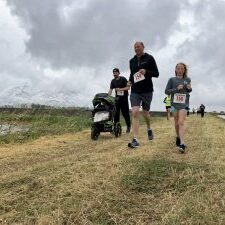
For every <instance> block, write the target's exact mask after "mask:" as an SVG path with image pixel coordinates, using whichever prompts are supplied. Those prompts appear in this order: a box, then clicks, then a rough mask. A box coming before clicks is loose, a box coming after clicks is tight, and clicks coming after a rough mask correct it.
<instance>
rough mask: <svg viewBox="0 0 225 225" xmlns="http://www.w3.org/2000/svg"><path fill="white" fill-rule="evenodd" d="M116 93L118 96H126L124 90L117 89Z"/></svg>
mask: <svg viewBox="0 0 225 225" xmlns="http://www.w3.org/2000/svg"><path fill="white" fill-rule="evenodd" d="M116 93H117V95H118V96H124V91H117V92H116Z"/></svg>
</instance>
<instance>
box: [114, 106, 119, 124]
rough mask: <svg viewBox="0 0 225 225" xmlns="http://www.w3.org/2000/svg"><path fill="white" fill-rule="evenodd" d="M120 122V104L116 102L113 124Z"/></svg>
mask: <svg viewBox="0 0 225 225" xmlns="http://www.w3.org/2000/svg"><path fill="white" fill-rule="evenodd" d="M119 121H120V103H119V102H116V113H115V116H114V124H116V123H118V122H119Z"/></svg>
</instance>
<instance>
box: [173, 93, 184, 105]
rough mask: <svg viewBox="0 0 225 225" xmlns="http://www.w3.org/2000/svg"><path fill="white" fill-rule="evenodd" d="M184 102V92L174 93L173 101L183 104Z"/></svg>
mask: <svg viewBox="0 0 225 225" xmlns="http://www.w3.org/2000/svg"><path fill="white" fill-rule="evenodd" d="M185 102H186V94H179V93H176V94H174V98H173V103H179V104H184V103H185Z"/></svg>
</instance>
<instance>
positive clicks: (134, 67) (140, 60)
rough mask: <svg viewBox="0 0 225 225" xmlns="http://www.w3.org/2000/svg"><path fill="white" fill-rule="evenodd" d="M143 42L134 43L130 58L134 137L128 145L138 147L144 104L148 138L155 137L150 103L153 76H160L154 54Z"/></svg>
mask: <svg viewBox="0 0 225 225" xmlns="http://www.w3.org/2000/svg"><path fill="white" fill-rule="evenodd" d="M144 48H145V47H144V44H143V42H136V43H135V44H134V51H135V53H136V54H135V56H134V57H133V58H132V59H131V60H130V78H129V84H130V85H131V95H130V102H131V107H132V128H133V139H132V141H131V142H130V143H128V147H131V148H137V147H139V143H138V130H139V110H140V107H141V106H142V109H143V117H144V119H145V122H146V125H147V135H148V139H149V140H152V139H153V132H152V130H151V128H150V114H149V110H150V105H151V101H152V95H153V83H152V77H158V76H159V72H158V68H157V65H156V62H155V59H154V58H153V56H151V55H149V54H148V53H145V52H144Z"/></svg>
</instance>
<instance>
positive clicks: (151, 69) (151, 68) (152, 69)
mask: <svg viewBox="0 0 225 225" xmlns="http://www.w3.org/2000/svg"><path fill="white" fill-rule="evenodd" d="M145 71H146V72H145V74H146V75H148V76H151V77H159V70H158V67H157V65H156V61H155V59H154V58H153V56H151V58H150V59H149V65H148V69H146V70H145Z"/></svg>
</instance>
